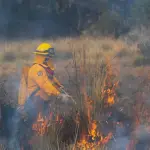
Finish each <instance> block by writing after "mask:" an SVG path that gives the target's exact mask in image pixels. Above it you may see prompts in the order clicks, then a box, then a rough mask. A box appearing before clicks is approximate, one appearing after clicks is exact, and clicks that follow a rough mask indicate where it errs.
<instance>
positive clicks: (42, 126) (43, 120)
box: [32, 112, 63, 136]
mask: <svg viewBox="0 0 150 150" xmlns="http://www.w3.org/2000/svg"><path fill="white" fill-rule="evenodd" d="M52 115H53V114H52V113H50V115H49V116H48V117H46V116H45V117H43V116H42V113H41V112H40V113H39V114H38V117H37V121H36V122H35V123H34V124H33V125H32V129H33V130H34V131H36V133H37V134H38V135H40V136H43V135H44V134H46V133H47V132H48V124H49V121H51V120H52ZM62 122H63V119H61V118H60V116H59V115H57V116H56V119H55V123H60V124H62Z"/></svg>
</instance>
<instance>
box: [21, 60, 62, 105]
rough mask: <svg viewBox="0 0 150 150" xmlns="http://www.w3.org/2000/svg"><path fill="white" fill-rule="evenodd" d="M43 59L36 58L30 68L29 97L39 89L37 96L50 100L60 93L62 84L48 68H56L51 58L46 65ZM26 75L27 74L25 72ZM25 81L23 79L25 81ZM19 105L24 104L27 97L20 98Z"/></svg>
mask: <svg viewBox="0 0 150 150" xmlns="http://www.w3.org/2000/svg"><path fill="white" fill-rule="evenodd" d="M41 61H42V62H43V60H41V59H40V58H36V59H35V61H34V64H33V65H32V66H31V67H30V69H29V70H28V75H26V76H27V90H26V91H27V92H26V93H27V97H29V96H30V95H31V94H32V93H33V92H34V91H37V89H39V90H38V91H37V92H36V93H35V96H39V97H40V98H41V99H43V100H44V101H47V100H49V97H50V96H51V95H55V96H58V95H59V94H60V87H61V86H62V85H61V84H60V82H59V81H58V80H57V78H56V77H55V76H54V75H53V76H52V75H51V74H49V73H48V72H47V69H50V70H52V71H54V70H55V68H54V66H53V63H52V62H51V60H50V61H49V62H48V64H47V65H44V64H43V63H41ZM23 75H25V74H23ZM24 82H25V81H22V82H21V84H22V83H24ZM19 95H20V97H21V96H22V97H23V95H25V93H22V92H21V93H20V94H19ZM18 103H19V105H23V104H24V103H25V99H23V98H22V99H21V98H19V100H18Z"/></svg>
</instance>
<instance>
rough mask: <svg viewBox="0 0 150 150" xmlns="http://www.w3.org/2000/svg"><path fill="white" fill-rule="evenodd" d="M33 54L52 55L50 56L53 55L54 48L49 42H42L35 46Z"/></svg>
mask: <svg viewBox="0 0 150 150" xmlns="http://www.w3.org/2000/svg"><path fill="white" fill-rule="evenodd" d="M34 54H38V55H44V56H49V57H52V56H54V55H55V50H54V48H53V47H52V46H51V44H48V43H42V44H40V45H39V46H38V47H37V49H36V51H35V52H34Z"/></svg>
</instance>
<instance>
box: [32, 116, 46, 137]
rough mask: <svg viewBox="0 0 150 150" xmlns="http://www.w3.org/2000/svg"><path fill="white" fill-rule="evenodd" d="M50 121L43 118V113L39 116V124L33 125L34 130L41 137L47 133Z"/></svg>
mask: <svg viewBox="0 0 150 150" xmlns="http://www.w3.org/2000/svg"><path fill="white" fill-rule="evenodd" d="M47 125H48V119H45V118H44V117H42V115H41V113H39V114H38V118H37V122H36V123H34V124H33V126H32V129H33V130H34V131H36V132H37V133H38V134H39V135H44V134H45V133H46V131H47Z"/></svg>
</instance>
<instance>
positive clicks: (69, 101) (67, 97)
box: [58, 93, 72, 104]
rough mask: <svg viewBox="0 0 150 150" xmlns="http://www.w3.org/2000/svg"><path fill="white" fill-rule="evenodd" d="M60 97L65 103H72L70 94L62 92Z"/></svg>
mask: <svg viewBox="0 0 150 150" xmlns="http://www.w3.org/2000/svg"><path fill="white" fill-rule="evenodd" d="M58 99H60V100H61V101H62V102H63V103H65V104H71V103H72V100H71V99H70V96H69V95H68V94H64V93H62V94H60V95H59V96H58Z"/></svg>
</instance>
